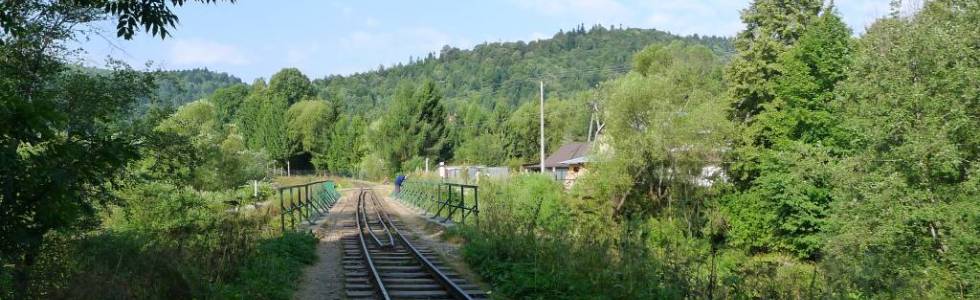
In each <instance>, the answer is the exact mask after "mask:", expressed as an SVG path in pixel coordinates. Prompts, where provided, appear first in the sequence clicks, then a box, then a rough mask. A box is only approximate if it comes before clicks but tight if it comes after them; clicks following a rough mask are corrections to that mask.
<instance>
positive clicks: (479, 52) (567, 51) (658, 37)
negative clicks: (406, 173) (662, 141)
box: [314, 25, 734, 112]
mask: <svg viewBox="0 0 980 300" xmlns="http://www.w3.org/2000/svg"><path fill="white" fill-rule="evenodd" d="M670 40H686V41H690V42H693V43H698V44H702V45H705V46H707V47H709V48H711V49H712V50H714V51H715V52H717V53H719V54H722V55H723V56H726V57H727V56H728V54H729V53H732V52H734V50H732V40H731V39H730V38H726V37H713V36H712V37H699V36H697V35H695V36H688V37H681V36H677V35H673V34H670V33H667V32H664V31H659V30H656V29H637V28H621V27H618V28H617V27H612V28H605V27H603V26H599V25H596V26H593V27H592V28H591V29H586V28H585V27H584V26H580V27H578V28H575V29H573V30H570V31H561V32H559V33H557V34H555V35H554V36H553V37H552V38H550V39H543V40H538V41H531V42H523V41H518V42H503V43H483V44H480V45H477V46H475V47H474V48H473V49H472V50H461V49H458V48H454V47H450V46H444V47H443V48H442V50H441V51H440V52H439V53H438V54H437V53H430V54H429V55H428V56H426V57H424V58H417V59H415V58H412V59H410V61H409V63H408V64H406V65H401V64H398V65H395V66H393V67H388V68H384V67H379V68H378V69H377V70H373V71H369V72H364V73H358V74H354V75H350V76H328V77H326V78H323V79H317V80H314V85H315V86H316V87H317V90H318V91H319V93H320V96H321V97H322V98H324V99H331V100H333V99H337V100H340V102H341V103H344V104H345V106H346V108H347V109H348V111H354V112H365V111H368V110H371V108H373V107H376V106H378V105H379V104H380V105H383V104H385V103H387V102H388V101H389V100H390V99H391V98H392V96H393V95H394V94H395V90H396V88H397V86H398V85H399V83H401V82H417V81H420V80H423V79H431V80H434V81H436V82H437V85H438V86H439V88H440V89H441V90H442V91H443V93H444V94H445V96H446V98H447V99H448V100H449V101H450V103H452V102H454V101H459V100H466V101H467V102H476V103H480V104H482V105H484V106H485V107H493V106H495V105H496V104H498V103H499V104H505V105H506V106H508V110H509V109H513V108H514V107H516V106H517V104H519V103H521V102H524V101H527V100H530V99H535V97H537V93H538V80H539V79H540V78H543V79H544V81H545V84H546V85H547V87H546V88H547V89H548V93H549V95H552V96H553V95H556V94H555V93H557V95H559V96H561V95H571V94H574V93H576V92H581V91H586V90H588V89H590V88H592V87H595V85H596V84H598V83H600V82H603V81H606V80H609V79H611V78H614V77H617V76H619V75H621V74H622V73H625V72H626V71H628V70H629V68H630V65H631V60H632V57H633V54H635V53H636V52H637V51H639V50H641V49H643V48H644V47H645V46H647V45H649V44H651V43H654V42H663V41H670Z"/></svg>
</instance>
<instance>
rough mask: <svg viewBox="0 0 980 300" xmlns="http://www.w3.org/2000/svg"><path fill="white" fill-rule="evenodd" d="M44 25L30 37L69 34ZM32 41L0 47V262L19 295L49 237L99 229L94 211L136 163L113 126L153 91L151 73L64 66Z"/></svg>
mask: <svg viewBox="0 0 980 300" xmlns="http://www.w3.org/2000/svg"><path fill="white" fill-rule="evenodd" d="M32 25H34V24H32ZM48 25H49V24H43V25H41V24H38V25H37V26H39V27H40V28H38V27H30V30H32V31H33V32H35V33H36V34H39V35H41V34H44V32H45V30H46V29H50V30H53V31H59V30H65V32H63V33H64V34H65V35H63V36H61V37H67V36H70V35H71V33H70V32H67V30H68V29H66V28H45V27H43V26H48ZM59 26H60V25H59ZM65 26H68V25H65ZM34 30H36V31H34ZM48 32H50V31H48ZM61 37H58V36H55V37H54V38H61ZM5 38H6V37H5ZM34 38H35V36H30V37H29V38H27V39H28V40H20V39H16V38H14V39H5V42H4V43H3V45H0V61H2V62H3V63H2V64H0V73H3V74H4V76H2V78H0V189H2V190H0V263H3V264H12V265H13V266H14V283H15V288H14V292H15V293H16V295H15V297H17V298H24V297H26V296H27V293H29V291H30V289H29V288H30V282H31V281H30V276H29V274H30V270H31V268H32V267H33V266H34V264H35V263H36V261H37V258H38V257H37V255H38V253H39V252H40V249H41V247H42V246H43V245H44V244H45V235H46V234H47V233H49V232H51V231H55V230H58V231H66V232H70V231H73V230H78V229H83V228H91V227H92V226H93V225H94V224H97V222H96V221H95V219H94V218H95V217H96V212H95V207H96V206H97V205H100V204H105V203H107V202H109V201H111V199H112V197H110V195H109V189H110V188H111V187H112V186H113V185H114V183H115V182H116V179H117V177H116V175H117V174H118V173H119V172H120V171H121V168H122V167H123V166H125V164H126V162H128V161H130V160H132V159H134V158H135V157H136V156H137V152H136V145H135V144H134V142H133V141H134V137H133V136H131V135H130V134H129V132H128V131H127V130H125V128H126V127H127V126H128V125H127V124H125V123H124V122H123V121H120V120H126V119H127V118H126V117H125V114H126V113H127V112H128V110H129V109H130V108H132V107H133V104H134V103H136V101H137V99H138V98H140V97H143V96H145V95H148V93H149V91H150V90H151V87H152V84H151V82H152V78H151V77H150V76H149V75H146V74H143V73H140V72H136V71H132V70H130V69H128V68H127V67H126V66H121V65H117V66H115V67H114V70H113V71H112V72H109V73H107V74H87V73H84V72H82V71H78V70H70V69H66V68H64V65H63V64H62V60H61V58H60V57H53V56H49V54H50V53H58V52H57V51H58V50H50V49H48V50H45V49H44V46H42V45H41V44H43V43H42V42H40V41H38V40H35V39H34ZM66 166H70V167H66Z"/></svg>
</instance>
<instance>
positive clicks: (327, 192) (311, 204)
mask: <svg viewBox="0 0 980 300" xmlns="http://www.w3.org/2000/svg"><path fill="white" fill-rule="evenodd" d="M277 191H278V193H279V212H280V213H279V226H280V229H281V230H282V231H283V232H285V231H286V223H287V222H286V218H289V222H288V223H289V227H290V228H291V229H296V222H297V220H299V222H300V223H302V222H303V220H306V221H307V222H309V224H310V225H313V219H315V218H316V217H317V216H319V215H321V214H323V213H326V212H327V211H329V210H330V208H331V207H333V205H334V204H336V203H337V200H339V199H340V193H339V192H337V187H336V184H335V183H334V182H333V181H330V180H320V181H314V182H309V183H304V184H297V185H291V186H283V187H279V188H278V189H277Z"/></svg>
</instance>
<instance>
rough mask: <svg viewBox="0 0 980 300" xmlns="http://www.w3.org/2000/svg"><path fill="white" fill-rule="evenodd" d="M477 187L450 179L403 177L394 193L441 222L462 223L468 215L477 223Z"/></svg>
mask: <svg viewBox="0 0 980 300" xmlns="http://www.w3.org/2000/svg"><path fill="white" fill-rule="evenodd" d="M479 194H480V193H479V186H476V185H469V184H456V183H449V182H438V181H426V180H410V181H409V180H406V181H405V182H404V183H402V189H401V191H396V192H395V193H394V196H395V198H397V199H399V200H401V201H402V202H403V203H406V204H409V205H411V206H414V207H417V208H419V209H422V210H424V211H425V212H426V213H429V214H432V216H433V217H434V218H435V219H437V220H438V219H439V218H442V220H441V222H446V221H452V222H456V223H465V222H466V219H467V217H470V216H472V218H471V219H472V220H475V222H479V215H480V196H479Z"/></svg>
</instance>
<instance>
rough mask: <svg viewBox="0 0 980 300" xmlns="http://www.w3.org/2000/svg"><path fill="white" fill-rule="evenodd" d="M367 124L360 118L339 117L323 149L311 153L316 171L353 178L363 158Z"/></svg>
mask: <svg viewBox="0 0 980 300" xmlns="http://www.w3.org/2000/svg"><path fill="white" fill-rule="evenodd" d="M366 127H367V124H365V123H364V119H362V118H361V117H360V116H353V117H341V118H339V119H338V120H337V123H335V124H334V125H333V127H332V128H331V130H330V132H329V135H328V138H326V140H327V142H326V145H324V147H323V148H321V149H319V150H317V151H315V152H313V165H314V166H316V168H317V169H318V170H329V171H330V172H331V173H334V174H343V175H347V176H353V175H354V174H355V172H356V171H357V170H358V164H359V163H360V162H361V160H362V158H363V157H364V153H365V150H366V149H364V145H363V144H364V140H365V137H364V135H365V133H366V129H367V128H366Z"/></svg>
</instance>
